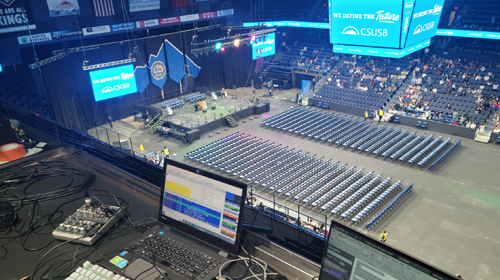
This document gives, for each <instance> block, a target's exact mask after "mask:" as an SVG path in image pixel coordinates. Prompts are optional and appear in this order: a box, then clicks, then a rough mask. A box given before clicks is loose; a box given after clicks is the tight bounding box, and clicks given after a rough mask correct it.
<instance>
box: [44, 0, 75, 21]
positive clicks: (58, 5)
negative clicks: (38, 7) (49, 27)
mask: <svg viewBox="0 0 500 280" xmlns="http://www.w3.org/2000/svg"><path fill="white" fill-rule="evenodd" d="M47 6H48V7H49V15H50V17H63V16H70V15H79V14H80V5H78V0H47Z"/></svg>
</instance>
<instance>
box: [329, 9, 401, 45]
mask: <svg viewBox="0 0 500 280" xmlns="http://www.w3.org/2000/svg"><path fill="white" fill-rule="evenodd" d="M402 8H403V1H402V0H380V1H373V0H350V1H345V0H329V12H330V26H331V29H330V42H331V43H332V44H346V45H358V46H372V47H386V48H399V44H400V38H401V37H400V36H401V12H402Z"/></svg>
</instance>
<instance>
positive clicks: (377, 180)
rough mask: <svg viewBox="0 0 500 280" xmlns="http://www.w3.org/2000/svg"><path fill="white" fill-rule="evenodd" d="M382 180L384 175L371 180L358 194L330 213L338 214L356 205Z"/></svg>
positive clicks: (351, 196)
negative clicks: (363, 195)
mask: <svg viewBox="0 0 500 280" xmlns="http://www.w3.org/2000/svg"><path fill="white" fill-rule="evenodd" d="M381 179H382V175H378V176H376V177H375V178H373V179H371V180H370V181H369V182H368V183H366V184H365V185H364V186H362V187H361V188H359V189H358V190H357V191H356V192H354V193H353V194H351V195H350V196H349V197H348V198H346V199H345V200H344V201H342V202H341V203H340V204H339V205H337V207H335V208H333V210H332V211H330V213H332V214H338V213H339V212H340V211H342V209H344V208H346V207H348V206H350V205H352V204H354V203H355V202H356V201H357V200H358V198H359V197H360V196H361V195H362V194H364V193H366V192H369V191H370V190H372V189H373V187H375V185H376V184H378V182H380V180H381Z"/></svg>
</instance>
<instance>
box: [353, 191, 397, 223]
mask: <svg viewBox="0 0 500 280" xmlns="http://www.w3.org/2000/svg"><path fill="white" fill-rule="evenodd" d="M402 184H403V182H401V181H397V182H396V183H395V184H394V185H392V186H390V187H389V188H388V189H387V190H385V191H384V192H382V193H381V194H380V195H379V196H378V197H377V198H375V200H374V201H372V202H371V203H370V204H368V205H366V207H365V208H364V209H363V210H361V211H360V212H359V213H358V214H357V215H356V216H354V218H352V219H351V221H352V222H353V223H358V222H359V221H361V220H362V219H363V218H364V217H366V215H367V214H369V213H370V212H371V211H372V210H374V209H375V208H376V207H377V206H380V205H381V204H382V203H383V202H384V201H385V200H386V199H387V198H388V197H390V195H391V194H393V193H395V192H396V191H397V190H399V189H400V187H401V185H402Z"/></svg>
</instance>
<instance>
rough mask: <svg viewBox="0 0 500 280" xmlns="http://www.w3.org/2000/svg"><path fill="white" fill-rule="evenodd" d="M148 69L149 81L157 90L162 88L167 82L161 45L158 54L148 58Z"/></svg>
mask: <svg viewBox="0 0 500 280" xmlns="http://www.w3.org/2000/svg"><path fill="white" fill-rule="evenodd" d="M149 68H150V69H151V81H152V82H153V84H154V85H155V86H157V87H159V88H162V87H163V85H164V84H165V82H166V81H167V67H166V66H165V51H164V45H163V43H162V44H161V47H160V50H159V51H158V54H156V55H154V54H152V55H150V56H149Z"/></svg>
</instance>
